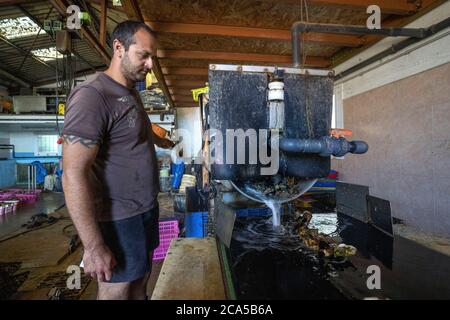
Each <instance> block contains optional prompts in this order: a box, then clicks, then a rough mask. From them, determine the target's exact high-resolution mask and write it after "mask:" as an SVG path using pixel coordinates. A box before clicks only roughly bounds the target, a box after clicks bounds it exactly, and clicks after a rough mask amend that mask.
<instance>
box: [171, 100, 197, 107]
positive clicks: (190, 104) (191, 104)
mask: <svg viewBox="0 0 450 320" xmlns="http://www.w3.org/2000/svg"><path fill="white" fill-rule="evenodd" d="M198 106H199V105H198V102H195V101H194V102H193V103H187V102H183V103H180V104H177V105H176V108H197V107H198Z"/></svg>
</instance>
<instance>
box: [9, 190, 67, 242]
mask: <svg viewBox="0 0 450 320" xmlns="http://www.w3.org/2000/svg"><path fill="white" fill-rule="evenodd" d="M63 205H64V194H63V193H56V192H42V193H41V194H40V196H39V201H37V202H36V203H35V204H24V205H21V206H20V207H19V208H18V209H17V212H12V213H7V214H4V215H1V216H0V239H1V238H3V237H6V236H7V235H9V234H11V233H14V232H16V231H18V230H20V229H21V228H22V225H23V224H25V223H26V222H27V221H28V220H29V219H30V218H31V217H32V216H33V215H35V214H38V213H47V214H48V213H51V212H54V211H56V210H57V209H59V208H61V207H62V206H63Z"/></svg>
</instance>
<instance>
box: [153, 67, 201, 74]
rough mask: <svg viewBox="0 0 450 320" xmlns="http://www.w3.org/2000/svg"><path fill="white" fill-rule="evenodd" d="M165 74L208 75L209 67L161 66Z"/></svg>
mask: <svg viewBox="0 0 450 320" xmlns="http://www.w3.org/2000/svg"><path fill="white" fill-rule="evenodd" d="M161 70H162V72H163V74H164V75H166V74H171V75H186V76H188V75H189V76H205V75H206V76H207V75H208V67H207V66H205V67H204V68H184V67H162V68H161Z"/></svg>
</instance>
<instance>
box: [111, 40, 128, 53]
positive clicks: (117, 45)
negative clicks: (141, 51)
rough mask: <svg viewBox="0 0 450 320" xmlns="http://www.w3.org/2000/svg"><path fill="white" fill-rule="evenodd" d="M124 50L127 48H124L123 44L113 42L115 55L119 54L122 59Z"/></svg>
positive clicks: (116, 41) (117, 41)
mask: <svg viewBox="0 0 450 320" xmlns="http://www.w3.org/2000/svg"><path fill="white" fill-rule="evenodd" d="M124 49H125V48H124V47H123V45H122V43H121V42H120V41H119V40H117V39H114V41H113V50H114V54H117V55H118V57H119V58H122V56H123V52H124Z"/></svg>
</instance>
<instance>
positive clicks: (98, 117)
mask: <svg viewBox="0 0 450 320" xmlns="http://www.w3.org/2000/svg"><path fill="white" fill-rule="evenodd" d="M107 125H108V112H107V108H106V106H105V102H104V100H103V97H102V96H101V95H100V93H99V92H98V91H97V90H96V89H94V88H90V87H81V88H77V89H76V91H75V92H73V94H71V95H70V97H69V99H68V101H67V106H66V112H65V115H64V128H63V130H62V134H63V135H73V136H77V137H80V138H83V139H89V140H93V141H99V142H100V143H101V142H102V141H103V138H104V135H105V132H106V129H107Z"/></svg>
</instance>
